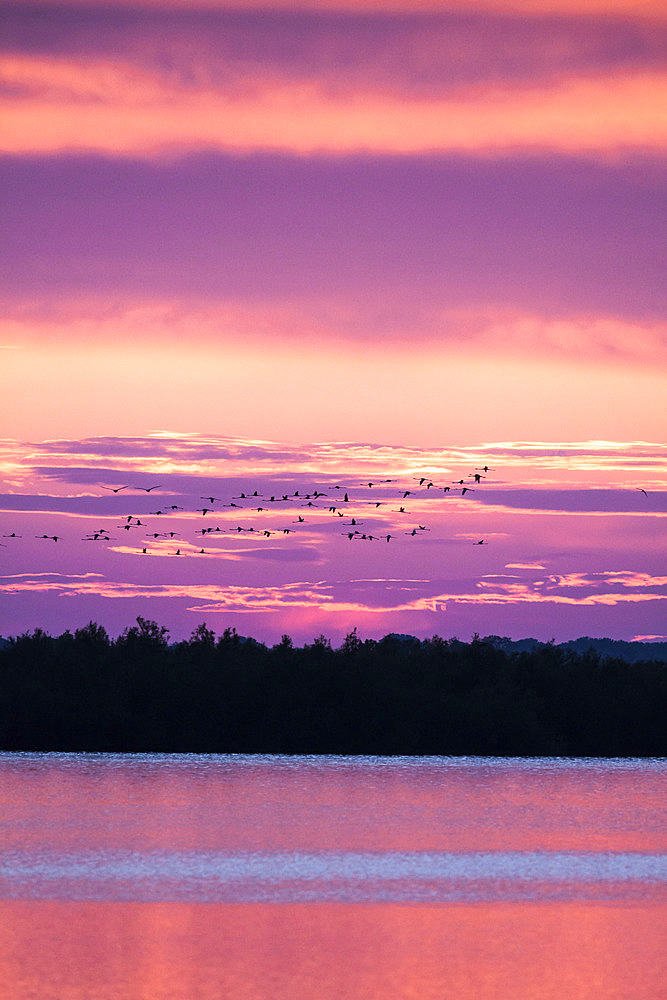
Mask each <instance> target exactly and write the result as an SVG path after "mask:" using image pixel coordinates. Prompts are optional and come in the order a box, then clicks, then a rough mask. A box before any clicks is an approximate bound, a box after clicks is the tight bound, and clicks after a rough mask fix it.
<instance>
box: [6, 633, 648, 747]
mask: <svg viewBox="0 0 667 1000" xmlns="http://www.w3.org/2000/svg"><path fill="white" fill-rule="evenodd" d="M168 638H169V633H168V630H167V629H166V628H164V627H162V626H160V625H158V624H157V623H156V622H153V621H149V620H146V619H144V618H138V619H137V624H136V625H134V626H132V627H131V628H127V629H125V631H124V632H123V633H122V635H120V636H119V637H118V638H117V639H115V640H112V639H110V638H109V636H108V635H107V633H106V631H105V630H104V628H102V627H101V626H99V625H96V624H95V623H93V622H90V623H89V624H88V625H87V626H86V627H85V628H82V629H78V630H77V631H76V632H75V633H74V634H72V633H70V632H65V633H64V634H63V635H61V636H58V637H52V636H50V635H47V634H46V633H45V632H43V631H42V630H40V629H36V630H35V631H34V632H32V633H29V634H24V635H21V636H18V637H16V638H12V639H10V640H9V641H6V642H4V643H3V644H2V646H0V750H9V751H18V750H33V751H49V750H60V751H84V750H85V751H107V752H140V751H141V752H197V753H206V752H210V753H281V754H307V753H313V754H324V753H331V754H445V755H496V756H593V757H598V756H599V757H603V756H604V757H624V756H638V757H641V756H664V755H665V749H666V746H665V744H666V740H665V719H666V718H667V683H666V679H667V664H666V663H665V662H664V661H660V660H657V659H653V660H648V659H647V660H639V661H636V662H627V661H626V660H623V659H621V658H620V657H617V656H609V655H603V654H601V653H600V652H598V651H596V650H595V649H593V648H592V644H593V642H594V640H590V642H589V646H588V648H587V649H585V650H584V651H580V650H579V649H577V648H566V647H563V646H561V647H559V646H556V645H554V644H553V643H547V644H538V643H533V644H532V645H531V646H530V647H529V648H527V649H525V648H523V649H522V648H519V649H515V648H512V647H513V645H514V644H512V643H511V642H509V640H503V639H500V638H499V637H497V636H492V637H489V638H487V639H481V640H480V639H479V638H477V637H475V638H474V639H473V640H472V642H470V643H464V642H459V641H458V640H456V639H450V640H444V639H441V638H440V637H438V636H434V637H433V638H432V639H427V640H424V641H419V640H418V639H415V638H414V637H412V636H397V635H388V636H385V637H384V639H381V640H380V641H374V640H366V641H361V640H360V639H359V637H358V636H357V632H356V629H355V630H354V631H353V632H351V633H350V634H349V635H348V636H347V637H346V639H345V641H344V642H343V644H342V646H341V647H340V648H339V649H332V648H331V645H330V643H329V641H328V640H327V639H326V638H325V637H324V636H319V637H318V638H316V639H314V641H313V642H312V643H311V644H309V645H306V646H304V647H303V648H296V647H294V646H293V644H292V641H291V639H290V638H289V636H283V638H282V640H281V642H280V643H278V644H277V645H275V646H273V647H272V648H268V647H266V646H265V645H263V644H262V643H258V642H256V641H255V640H253V639H245V638H243V637H242V636H239V635H237V633H236V631H235V630H234V629H226V630H225V631H224V633H223V634H222V635H221V636H220V637H216V635H215V634H214V632H213V631H212V630H210V629H208V628H207V627H206V625H205V624H202V625H200V626H199V627H198V628H197V629H195V631H194V632H193V633H192V636H191V637H190V639H189V640H188V641H186V642H180V643H175V644H171V645H170V644H169V642H168Z"/></svg>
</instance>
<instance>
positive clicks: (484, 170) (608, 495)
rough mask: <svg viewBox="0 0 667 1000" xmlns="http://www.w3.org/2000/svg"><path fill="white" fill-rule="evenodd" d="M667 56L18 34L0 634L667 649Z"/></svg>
mask: <svg viewBox="0 0 667 1000" xmlns="http://www.w3.org/2000/svg"><path fill="white" fill-rule="evenodd" d="M666 39H667V14H666V12H665V7H664V4H662V3H661V2H658V0H645V2H641V0H589V2H585V0H577V2H574V0H550V2H544V0H457V2H454V0H451V2H449V3H447V2H443V0H422V2H419V0H411V2H407V0H367V2H363V0H354V2H353V0H318V2H315V0H300V2H294V0H291V2H288V0H263V2H260V0H234V2H228V0H188V2H186V0H159V2H158V0H143V2H142V3H138V2H134V0H107V2H102V0H64V2H62V0H58V2H55V0H33V2H32V3H18V2H12V0H6V3H5V12H4V18H3V28H2V36H1V39H0V116H1V122H2V127H1V129H0V190H1V191H2V202H3V204H2V216H3V234H4V239H3V251H2V254H3V263H2V272H1V278H0V301H1V305H2V309H1V310H0V312H1V315H2V319H0V415H1V417H2V426H1V429H0V434H1V440H0V501H1V502H0V536H1V537H0V635H4V636H8V635H16V634H19V633H20V632H22V631H25V630H31V629H33V628H36V627H42V628H45V629H47V630H48V631H50V632H52V633H53V634H59V633H60V632H62V631H64V630H65V629H67V628H70V629H75V628H78V627H81V626H82V625H85V624H86V622H88V621H89V620H90V619H93V620H95V621H98V622H99V623H101V624H103V625H105V627H106V628H107V629H108V630H109V631H110V633H111V634H113V635H116V634H118V633H119V632H121V631H122V629H123V628H125V627H127V626H128V625H131V624H132V623H133V622H134V620H135V618H136V616H137V615H141V616H143V617H146V618H150V619H154V620H158V621H159V622H161V623H162V624H165V625H166V626H168V627H169V628H170V629H171V633H172V636H173V637H174V638H184V637H187V636H189V634H190V633H191V631H192V630H193V629H194V628H195V627H196V626H197V625H198V624H199V623H200V622H202V621H206V623H207V624H208V626H209V627H211V628H213V629H214V630H215V631H216V632H218V633H220V632H222V631H223V630H224V629H225V628H227V627H234V628H236V629H237V630H238V631H239V632H240V633H241V634H244V635H252V636H254V637H256V638H258V639H261V640H262V641H265V642H269V643H272V642H276V641H278V640H279V639H280V636H281V635H282V634H283V633H287V634H290V635H291V636H292V637H293V638H294V640H295V641H297V642H299V643H304V642H310V641H312V639H313V638H314V637H315V636H316V635H319V634H320V633H324V634H325V635H327V636H329V637H330V638H331V639H332V640H333V641H334V643H338V642H339V641H340V640H341V639H342V637H343V636H344V635H345V634H346V633H347V632H349V631H350V630H351V629H352V628H354V627H357V628H358V631H359V635H360V636H361V637H362V638H377V637H380V636H382V635H384V634H386V633H388V632H399V633H408V634H414V635H417V636H419V637H422V638H423V637H427V636H431V635H433V634H439V635H442V636H444V637H445V638H449V637H451V636H454V635H456V636H458V637H459V638H462V639H466V640H467V639H469V638H470V637H471V636H472V635H473V634H474V633H475V632H478V633H479V634H481V635H488V634H498V635H508V636H511V637H513V638H522V637H525V636H534V637H536V638H540V639H543V640H548V639H551V638H555V639H556V640H557V641H564V640H567V639H571V638H575V637H578V636H581V635H591V636H610V637H613V638H622V639H641V638H653V637H659V638H665V637H666V632H667V629H666V626H665V621H667V617H666V605H665V601H666V599H667V576H665V573H666V572H667V569H666V566H667V562H666V560H665V530H664V529H665V516H666V515H667V501H666V495H667V493H666V490H665V480H666V475H665V472H666V469H667V445H666V443H665V442H666V437H665V430H666V426H665V425H666V423H667V420H666V417H665V414H666V412H667V410H666V408H665V405H664V399H665V368H666V364H665V363H666V360H667V343H666V337H665V332H666V329H667V325H666V322H665V310H664V292H663V289H664V278H663V273H664V267H663V264H664V250H663V247H664V211H663V209H664V154H665V146H666V145H667V116H665V113H664V108H665V106H667V105H666V101H665V98H666V96H667V95H666V91H667V87H666V81H667V72H666V68H665V67H666V62H665V54H666V49H667V46H666V44H665V43H666ZM476 474H477V475H478V476H479V480H478V481H476V480H475V475H476ZM420 480H423V481H422V482H421V484H420ZM368 483H373V485H372V486H369V485H368ZM429 483H432V485H431V486H429ZM120 487H122V489H120ZM151 487H153V488H151ZM445 487H448V489H447V490H446V489H445ZM115 489H118V492H117V493H114V492H113V490H115ZM148 489H150V492H146V490H148ZM464 489H465V493H464V492H463V490H464ZM255 491H257V493H258V494H259V495H258V496H257V497H251V494H253V493H254V492H255ZM297 491H298V493H297ZM316 492H317V493H318V494H320V493H321V494H326V495H325V496H315V493H316ZM241 494H245V495H246V496H245V497H241ZM346 494H347V500H345V499H344V497H345V495H346ZM404 494H407V495H404ZM207 495H208V496H213V497H215V498H216V499H214V500H212V501H207V500H205V499H204V498H205V497H206V496H207ZM271 496H274V497H275V498H276V499H274V500H273V501H271V500H270V497H271ZM283 497H286V499H283ZM306 498H308V499H306ZM232 504H236V506H232ZM308 504H312V505H314V506H308ZM258 507H263V508H264V509H262V510H258V509H257V508H258ZM207 508H208V509H207ZM330 508H334V509H333V510H331V509H330ZM401 508H403V510H401ZM204 509H206V512H205V513H202V511H203V510H204ZM157 511H161V513H159V514H158V513H157ZM128 518H129V519H130V520H128ZM301 519H302V520H301ZM139 521H140V522H141V524H139V523H138V522H139ZM353 522H355V523H353ZM209 527H213V531H208V530H207V529H208V528H209ZM217 529H220V530H217ZM171 532H173V535H172V534H171ZM96 535H97V537H95V536H96ZM349 535H352V537H351V538H350V537H349ZM364 535H365V536H366V537H363V536H364ZM54 536H55V537H56V538H57V541H54ZM369 536H372V537H369ZM387 536H390V537H389V540H387ZM480 543H482V544H480ZM144 549H145V550H146V551H145V552H144V551H143V550H144ZM202 549H203V551H202Z"/></svg>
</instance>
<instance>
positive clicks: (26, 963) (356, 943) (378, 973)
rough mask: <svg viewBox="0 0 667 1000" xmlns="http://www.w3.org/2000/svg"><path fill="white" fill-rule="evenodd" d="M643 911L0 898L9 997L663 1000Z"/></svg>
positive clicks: (659, 936) (652, 925) (652, 919)
mask: <svg viewBox="0 0 667 1000" xmlns="http://www.w3.org/2000/svg"><path fill="white" fill-rule="evenodd" d="M663 943H664V923H663V925H662V926H661V921H660V911H659V910H658V909H657V908H653V907H650V906H625V907H624V906H614V907H611V906H599V905H590V904H584V905H582V904H567V905H560V904H550V905H539V904H529V905H516V904H483V905H474V906H467V905H457V906H428V907H423V906H392V905H383V906H375V905H364V906H358V905H354V906H348V905H340V904H335V905H328V904H314V905H275V904H268V905H261V904H259V905H226V906H221V905H191V904H182V903H158V904H152V903H150V904H149V903H103V904H94V903H60V902H38V903H25V902H11V903H6V902H3V903H1V904H0V978H1V979H2V981H3V983H5V984H6V987H8V988H9V992H8V993H7V994H6V995H7V996H11V997H12V998H13V1000H34V998H36V997H39V998H40V1000H56V998H57V1000H90V998H93V997H95V998H104V1000H217V998H223V997H224V998H225V1000H296V998H298V1000H357V998H359V1000H361V998H363V1000H366V998H368V1000H448V998H456V1000H506V998H510V997H511V998H512V1000H564V998H567V1000H628V998H641V1000H662V998H664V983H665V981H667V962H666V961H665V953H664V949H663V948H662V945H663Z"/></svg>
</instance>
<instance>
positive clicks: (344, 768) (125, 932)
mask: <svg viewBox="0 0 667 1000" xmlns="http://www.w3.org/2000/svg"><path fill="white" fill-rule="evenodd" d="M666 791H667V764H666V763H665V762H664V761H648V760H643V761H635V760H630V761H609V760H607V761H594V760H586V761H581V760H580V761H565V760H553V759H546V760H545V759H542V760H500V759H487V758H365V757H355V758H340V757H251V756H247V757H246V756H196V755H146V756H139V755H136V756H129V755H128V756H124V755H87V754H0V996H1V997H3V998H4V997H7V998H11V1000H29V998H30V1000H217V998H221V1000H223V998H224V1000H408V998H410V1000H449V998H451V1000H510V998H511V1000H529V998H530V1000H588V998H590V1000H612V998H613V1000H665V998H666V997H667V986H666V985H665V984H667V961H666V959H665V955H666V954H667V947H666V933H665V932H666V931H667V925H666V920H665V914H666V912H667V854H666V852H665V848H666V842H667V835H666V824H665V804H666V801H667V796H666Z"/></svg>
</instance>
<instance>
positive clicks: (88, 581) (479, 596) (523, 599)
mask: <svg viewBox="0 0 667 1000" xmlns="http://www.w3.org/2000/svg"><path fill="white" fill-rule="evenodd" d="M630 575H632V574H630ZM45 576H49V577H57V576H58V575H57V574H34V575H32V576H29V575H25V576H22V577H21V576H14V577H11V578H9V577H3V578H0V579H2V580H6V581H8V582H2V583H0V592H5V593H19V592H22V591H28V592H32V593H45V592H55V593H57V594H59V595H60V596H63V597H83V596H88V597H90V596H97V597H105V598H109V599H114V598H124V599H125V598H143V599H147V598H184V599H186V600H195V601H198V602H202V601H203V602H205V603H197V604H194V605H192V606H189V607H188V611H204V612H206V613H207V614H209V613H215V612H234V613H243V612H248V613H250V612H252V613H258V612H259V613H270V612H276V611H283V610H285V609H291V608H301V609H311V610H316V611H320V612H321V611H325V612H358V613H360V614H364V615H378V614H395V613H397V612H421V611H426V612H432V613H435V612H443V611H446V610H447V606H448V604H454V605H464V606H465V605H498V604H504V605H508V604H510V605H511V604H557V605H576V606H580V607H592V606H596V605H606V606H614V605H616V604H624V603H643V602H646V601H667V594H659V593H656V594H647V593H634V592H630V593H628V592H626V593H622V592H621V593H618V592H614V591H607V592H604V593H595V594H587V595H585V596H582V597H573V596H571V595H566V594H562V593H553V592H550V593H543V592H541V591H540V590H537V589H535V587H537V586H539V585H540V581H537V582H536V584H535V585H531V584H528V583H499V582H491V581H480V582H479V583H478V584H477V587H478V588H479V589H478V590H477V591H471V592H463V593H457V592H456V591H443V592H441V593H437V594H423V595H418V596H416V597H414V598H413V599H411V600H407V601H406V600H401V599H400V598H399V594H401V593H402V591H404V589H405V588H404V587H398V588H396V598H395V600H394V601H392V600H387V599H386V598H387V596H388V595H389V594H391V591H390V590H389V589H388V588H387V587H384V588H383V589H382V593H383V596H384V597H385V600H384V601H383V602H381V603H369V602H368V601H363V600H355V599H349V600H340V599H336V597H335V596H334V588H333V586H332V585H331V584H328V583H326V582H324V581H318V582H313V583H305V582H298V583H288V584H281V585H276V586H264V587H263V586H227V585H223V586H216V585H211V584H148V585H142V584H136V583H119V582H114V581H109V580H106V579H104V578H101V577H100V576H99V575H98V574H83V575H81V576H78V577H67V576H62V577H58V578H57V579H42V577H45ZM575 576H576V574H575ZM351 582H352V583H354V582H355V581H351ZM357 582H363V581H357ZM375 582H376V583H378V582H381V581H375ZM388 582H391V581H388ZM560 585H561V586H565V587H569V586H571V585H572V584H570V583H568V582H567V580H566V578H563V582H562V583H561V584H560ZM576 585H579V584H576ZM643 585H644V584H640V586H643Z"/></svg>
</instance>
